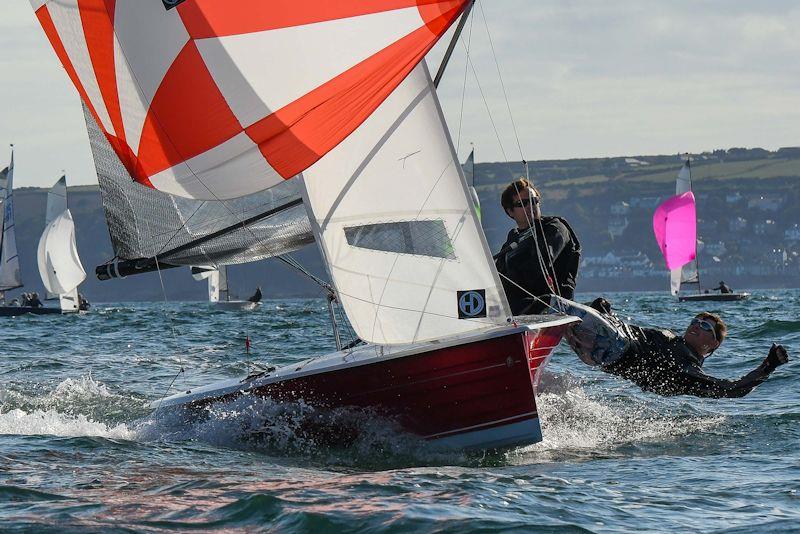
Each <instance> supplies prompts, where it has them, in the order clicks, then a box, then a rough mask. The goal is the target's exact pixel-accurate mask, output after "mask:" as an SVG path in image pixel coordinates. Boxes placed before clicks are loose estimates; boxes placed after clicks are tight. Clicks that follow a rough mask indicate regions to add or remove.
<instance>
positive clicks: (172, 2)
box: [161, 0, 186, 9]
mask: <svg viewBox="0 0 800 534" xmlns="http://www.w3.org/2000/svg"><path fill="white" fill-rule="evenodd" d="M161 1H162V2H163V3H164V7H165V8H167V9H172V8H173V7H175V6H177V5H178V4H181V3H183V2H185V1H186V0H161Z"/></svg>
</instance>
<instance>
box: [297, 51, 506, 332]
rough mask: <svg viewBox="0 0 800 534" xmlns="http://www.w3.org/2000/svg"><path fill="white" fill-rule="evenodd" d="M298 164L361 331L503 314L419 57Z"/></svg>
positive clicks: (463, 322)
mask: <svg viewBox="0 0 800 534" xmlns="http://www.w3.org/2000/svg"><path fill="white" fill-rule="evenodd" d="M303 176H304V185H305V195H306V201H307V202H306V205H307V209H308V210H309V217H310V219H311V221H312V227H314V231H315V233H316V237H317V241H318V242H319V243H320V247H321V249H322V252H323V256H324V258H325V261H326V264H327V266H328V269H329V271H330V274H331V278H332V281H333V282H334V285H335V287H336V290H337V293H338V295H339V298H340V300H341V303H342V305H343V306H344V309H345V312H346V313H347V317H348V318H349V320H350V322H351V324H352V326H353V328H354V329H355V331H356V333H357V334H358V335H359V337H361V339H363V340H365V341H369V342H372V343H380V344H397V343H411V342H415V341H423V340H432V339H441V338H444V337H448V336H453V335H457V334H461V333H465V332H468V331H472V330H477V329H482V328H486V327H489V326H493V325H497V324H501V323H505V322H506V319H507V318H508V317H509V316H510V310H509V307H508V303H507V301H506V298H505V294H504V293H503V290H502V289H501V287H502V286H501V284H500V280H499V277H498V275H497V272H496V270H495V267H494V263H493V262H492V259H491V253H490V251H489V248H488V245H487V243H486V240H485V237H484V235H483V232H482V230H481V227H480V224H479V222H478V219H477V216H476V213H475V209H474V206H473V204H472V200H471V198H470V194H469V191H468V190H467V186H466V183H465V181H464V177H463V174H462V172H461V166H460V165H459V163H458V160H457V159H456V155H455V152H454V150H453V146H452V142H451V141H450V137H449V133H448V131H447V128H446V126H445V123H444V119H443V117H442V113H441V110H440V108H439V102H438V99H437V97H436V93H435V90H434V88H433V84H432V82H431V79H430V75H429V73H428V70H427V67H426V66H425V64H424V62H423V63H421V64H420V65H418V66H417V67H416V68H415V69H414V71H412V73H411V74H410V75H409V76H408V77H407V78H406V79H405V80H404V81H403V83H402V84H400V86H399V87H398V88H397V90H396V91H394V93H392V95H391V96H390V97H389V98H388V99H387V100H386V101H385V102H384V103H383V104H382V105H381V106H380V107H379V108H378V110H377V111H376V112H375V113H373V114H372V115H371V116H370V117H369V118H368V119H367V120H366V121H365V122H364V124H362V125H361V126H360V127H359V128H358V129H357V130H356V131H355V132H354V133H353V134H351V135H350V136H349V137H348V138H347V139H345V140H344V141H343V142H342V143H341V144H340V145H339V146H337V147H336V148H335V149H334V150H332V151H331V152H329V153H328V154H327V155H326V156H325V157H323V158H322V159H321V160H320V161H319V162H317V163H316V164H314V165H313V166H312V167H310V168H309V169H308V170H306V171H305V172H304V173H303Z"/></svg>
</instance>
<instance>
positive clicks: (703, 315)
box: [695, 312, 728, 343]
mask: <svg viewBox="0 0 800 534" xmlns="http://www.w3.org/2000/svg"><path fill="white" fill-rule="evenodd" d="M695 319H711V320H712V321H714V325H715V326H714V334H716V336H717V341H719V342H720V343H722V341H723V340H724V339H725V336H727V335H728V327H727V326H726V325H725V321H723V320H722V317H720V316H719V315H717V314H716V313H711V312H700V313H698V314H697V315H696V316H695Z"/></svg>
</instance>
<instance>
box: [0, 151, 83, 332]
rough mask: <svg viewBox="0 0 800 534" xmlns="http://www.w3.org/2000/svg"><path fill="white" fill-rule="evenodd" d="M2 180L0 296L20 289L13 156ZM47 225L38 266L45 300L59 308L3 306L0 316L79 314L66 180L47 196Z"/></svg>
mask: <svg viewBox="0 0 800 534" xmlns="http://www.w3.org/2000/svg"><path fill="white" fill-rule="evenodd" d="M4 173H5V176H6V186H5V196H4V200H3V237H2V253H1V254H0V295H3V296H5V292H7V291H10V290H12V289H18V288H21V287H23V283H22V276H21V274H20V268H19V257H18V255H17V244H16V236H15V228H14V226H15V225H14V201H13V189H14V155H13V152H12V155H11V163H10V164H9V166H8V169H7V170H6V171H4ZM45 222H46V223H47V224H46V226H45V229H44V232H42V237H41V238H40V239H39V248H38V263H39V273H40V275H41V277H42V282H43V283H44V286H45V289H46V290H47V296H46V299H58V300H59V307H58V308H55V307H46V306H42V305H41V304H39V305H36V306H29V305H25V304H26V303H24V302H23V303H21V304H23V305H8V304H9V303H5V302H4V304H6V305H4V306H0V316H17V315H24V314H29V313H30V314H34V315H48V314H56V313H71V312H77V311H79V307H80V302H79V298H78V284H80V283H81V282H82V281H83V280H84V278H86V272H85V271H84V270H83V266H82V265H81V262H80V259H79V258H78V250H77V247H76V244H75V224H74V222H73V221H72V214H71V213H70V211H69V209H67V184H66V178H65V177H63V176H62V177H61V179H60V180H58V182H56V184H55V185H54V186H53V187H52V189H51V190H50V192H49V193H48V194H47V212H46V219H45Z"/></svg>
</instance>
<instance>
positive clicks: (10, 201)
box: [0, 152, 22, 291]
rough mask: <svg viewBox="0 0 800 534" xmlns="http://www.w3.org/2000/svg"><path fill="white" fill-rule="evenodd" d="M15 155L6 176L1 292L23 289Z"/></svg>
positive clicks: (1, 249) (1, 255)
mask: <svg viewBox="0 0 800 534" xmlns="http://www.w3.org/2000/svg"><path fill="white" fill-rule="evenodd" d="M13 193H14V153H13V152H12V153H11V163H10V164H9V165H8V172H7V174H6V191H5V198H4V200H3V237H2V246H0V291H8V290H11V289H16V288H18V287H22V276H21V275H20V271H19V256H17V238H16V233H15V230H14V195H13Z"/></svg>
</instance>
